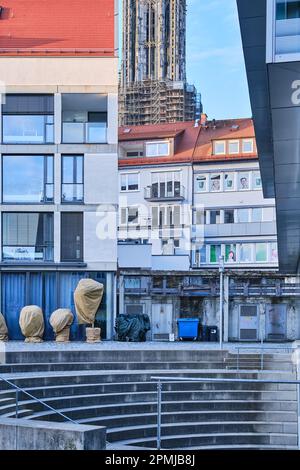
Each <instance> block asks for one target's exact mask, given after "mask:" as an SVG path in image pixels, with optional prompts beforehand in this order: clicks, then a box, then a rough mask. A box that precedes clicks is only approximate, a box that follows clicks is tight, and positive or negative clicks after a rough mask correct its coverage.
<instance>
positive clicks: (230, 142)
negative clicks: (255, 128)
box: [228, 140, 240, 155]
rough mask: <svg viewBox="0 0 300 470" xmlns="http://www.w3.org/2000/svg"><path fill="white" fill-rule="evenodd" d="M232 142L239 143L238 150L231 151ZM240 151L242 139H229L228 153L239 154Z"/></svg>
mask: <svg viewBox="0 0 300 470" xmlns="http://www.w3.org/2000/svg"><path fill="white" fill-rule="evenodd" d="M230 144H238V150H237V152H230ZM239 153H240V141H239V140H229V141H228V155H239Z"/></svg>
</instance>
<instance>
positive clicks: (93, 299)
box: [74, 279, 104, 325]
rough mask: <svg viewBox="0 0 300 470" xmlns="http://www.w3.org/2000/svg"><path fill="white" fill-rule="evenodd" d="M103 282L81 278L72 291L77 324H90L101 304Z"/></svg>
mask: <svg viewBox="0 0 300 470" xmlns="http://www.w3.org/2000/svg"><path fill="white" fill-rule="evenodd" d="M103 292H104V286H103V284H100V282H96V281H94V280H93V279H81V280H80V281H79V283H78V285H77V287H76V290H75V292H74V301H75V308H76V313H77V317H78V323H79V325H83V324H87V325H91V324H93V323H94V321H95V316H96V313H97V310H98V308H99V305H100V304H101V301H102V297H103Z"/></svg>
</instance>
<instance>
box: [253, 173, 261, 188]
mask: <svg viewBox="0 0 300 470" xmlns="http://www.w3.org/2000/svg"><path fill="white" fill-rule="evenodd" d="M252 186H253V189H261V188H262V181H261V175H260V172H259V171H253V173H252Z"/></svg>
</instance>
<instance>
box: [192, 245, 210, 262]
mask: <svg viewBox="0 0 300 470" xmlns="http://www.w3.org/2000/svg"><path fill="white" fill-rule="evenodd" d="M206 261H207V258H206V245H201V246H197V245H196V246H195V247H194V251H193V264H194V266H196V267H199V266H201V265H202V264H206Z"/></svg>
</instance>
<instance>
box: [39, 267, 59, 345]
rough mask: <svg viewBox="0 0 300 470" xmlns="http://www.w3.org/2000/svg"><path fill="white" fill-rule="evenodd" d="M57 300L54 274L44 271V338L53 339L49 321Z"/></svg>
mask: <svg viewBox="0 0 300 470" xmlns="http://www.w3.org/2000/svg"><path fill="white" fill-rule="evenodd" d="M56 302H57V291H56V274H55V273H45V274H44V305H43V307H44V308H43V311H44V318H45V334H44V336H45V340H46V341H53V340H54V333H53V328H52V326H51V325H50V323H49V319H50V316H51V314H52V313H53V312H54V310H56V309H57V308H59V306H57V305H56Z"/></svg>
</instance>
